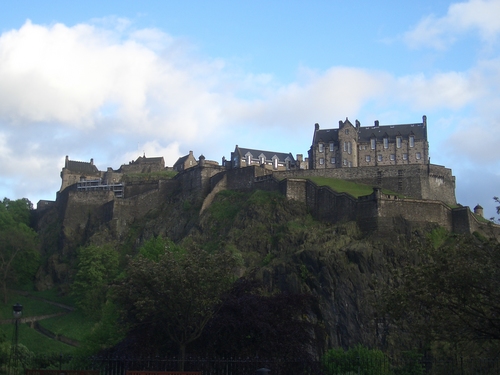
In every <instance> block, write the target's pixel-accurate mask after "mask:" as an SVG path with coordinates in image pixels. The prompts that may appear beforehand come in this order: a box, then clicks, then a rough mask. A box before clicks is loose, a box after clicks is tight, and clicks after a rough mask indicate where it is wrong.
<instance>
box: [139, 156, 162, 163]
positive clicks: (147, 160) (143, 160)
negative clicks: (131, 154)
mask: <svg viewBox="0 0 500 375" xmlns="http://www.w3.org/2000/svg"><path fill="white" fill-rule="evenodd" d="M134 163H137V164H158V163H163V164H165V161H164V160H163V156H158V157H153V158H147V157H145V156H139V157H138V158H137V160H136V161H135V162H134Z"/></svg>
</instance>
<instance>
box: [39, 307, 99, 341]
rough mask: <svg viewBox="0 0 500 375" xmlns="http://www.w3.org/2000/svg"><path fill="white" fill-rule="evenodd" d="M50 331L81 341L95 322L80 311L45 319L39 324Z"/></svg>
mask: <svg viewBox="0 0 500 375" xmlns="http://www.w3.org/2000/svg"><path fill="white" fill-rule="evenodd" d="M38 323H39V324H40V325H41V326H42V327H44V328H46V329H48V330H49V331H51V332H53V333H55V334H58V335H64V336H66V337H68V338H70V339H73V340H77V341H81V340H83V338H84V337H85V336H87V335H88V334H89V332H90V331H91V330H92V327H94V324H95V322H94V321H93V320H91V319H89V318H87V317H86V316H85V315H83V313H82V312H81V311H79V310H76V311H73V312H71V313H69V314H66V315H63V316H57V317H55V318H50V319H44V320H41V321H39V322H38Z"/></svg>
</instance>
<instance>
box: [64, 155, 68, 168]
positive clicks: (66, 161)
mask: <svg viewBox="0 0 500 375" xmlns="http://www.w3.org/2000/svg"><path fill="white" fill-rule="evenodd" d="M68 162H69V156H68V155H66V159H65V160H64V168H68Z"/></svg>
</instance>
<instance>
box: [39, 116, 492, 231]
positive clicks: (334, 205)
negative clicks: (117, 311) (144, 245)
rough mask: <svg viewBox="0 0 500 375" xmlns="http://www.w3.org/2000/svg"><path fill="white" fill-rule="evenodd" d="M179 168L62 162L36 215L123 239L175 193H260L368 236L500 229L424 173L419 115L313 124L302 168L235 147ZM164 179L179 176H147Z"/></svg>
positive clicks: (285, 157)
mask: <svg viewBox="0 0 500 375" xmlns="http://www.w3.org/2000/svg"><path fill="white" fill-rule="evenodd" d="M175 166H176V168H175V170H174V169H173V168H166V167H165V163H164V160H163V158H162V157H157V158H146V156H145V155H144V156H143V157H139V158H138V159H137V160H135V161H131V162H130V163H129V164H128V165H122V166H121V167H120V168H119V169H118V170H113V169H112V168H108V169H107V170H106V171H99V170H98V169H97V167H96V166H95V165H94V162H93V159H91V160H90V162H80V161H72V160H69V158H68V157H67V156H66V160H65V165H64V167H63V169H62V172H61V179H62V182H61V189H60V192H59V193H58V199H57V201H56V202H53V203H51V202H49V201H44V202H39V205H38V206H39V208H40V209H41V210H43V209H47V208H49V207H51V206H52V205H53V204H56V205H58V206H59V207H60V209H61V210H63V211H65V212H66V215H69V216H68V218H69V217H73V216H75V215H77V213H78V212H80V211H81V210H80V209H78V207H86V211H85V212H91V211H95V217H96V220H97V221H100V222H102V221H104V222H108V221H110V220H112V221H113V222H114V223H116V225H117V232H118V233H120V232H122V230H124V229H125V228H126V227H127V223H128V222H132V221H133V220H135V219H136V218H137V217H141V216H143V215H145V214H146V213H147V212H148V210H151V209H154V208H156V207H158V206H159V205H161V204H162V202H163V201H164V199H165V197H167V196H169V195H170V194H173V192H176V194H179V193H180V194H181V195H180V197H181V199H200V200H201V201H202V202H203V203H202V210H201V212H203V211H204V209H206V208H207V207H209V206H210V204H211V202H212V200H213V199H214V197H215V195H216V194H217V193H218V192H219V191H221V190H225V189H230V190H242V191H252V190H255V189H260V190H272V191H279V192H281V193H282V194H283V195H285V196H286V197H287V198H288V199H293V200H298V201H302V202H304V203H305V204H306V206H307V207H308V209H309V210H310V211H311V213H312V214H313V216H315V217H317V218H319V219H322V220H327V221H330V222H332V223H335V222H338V221H343V220H344V221H345V220H354V221H357V222H358V224H359V225H360V227H361V228H363V229H365V230H368V231H371V230H377V229H378V230H381V229H384V230H388V231H391V230H392V229H391V228H393V226H394V225H395V223H397V222H401V221H403V222H405V223H407V224H405V225H409V226H410V227H411V226H425V225H428V224H429V223H431V224H434V225H441V226H443V227H445V228H447V229H448V230H450V231H455V232H458V233H464V232H468V233H472V231H476V230H479V231H482V232H484V233H487V232H488V233H493V232H494V236H495V237H496V238H500V227H498V226H496V225H494V224H492V223H485V222H484V219H482V215H481V210H480V207H479V206H478V207H479V208H478V207H476V209H475V210H474V211H475V212H474V213H472V212H471V210H470V209H469V208H468V207H462V206H460V205H457V203H456V198H455V177H454V176H453V175H452V171H451V169H449V168H446V167H444V166H440V165H434V164H430V158H429V145H428V141H427V119H426V117H425V116H423V119H422V122H421V123H414V124H401V125H380V124H379V123H378V121H376V122H375V124H374V126H370V127H361V125H360V123H359V122H358V121H356V122H355V124H354V125H353V124H352V123H351V122H350V121H349V120H348V119H346V120H345V121H340V122H339V128H338V129H320V128H319V125H318V124H316V125H315V130H314V134H313V139H312V142H311V147H310V150H309V158H306V159H305V160H303V158H302V155H300V154H298V155H297V158H294V157H293V155H292V154H291V153H284V152H274V151H272V152H271V151H264V150H258V149H250V148H242V147H239V146H236V147H235V150H234V152H231V158H230V159H229V160H226V159H225V158H223V159H222V165H219V164H218V163H217V162H212V161H208V160H205V157H204V156H203V155H201V156H200V157H199V159H198V160H196V159H195V157H194V155H193V152H192V151H191V152H190V153H189V154H188V155H186V156H184V157H181V158H179V159H178V161H177V162H176V165H175ZM166 170H170V171H174V172H177V174H176V175H175V176H174V177H172V175H168V176H167V175H164V176H163V174H154V173H153V174H151V172H157V171H166ZM131 174H133V175H134V178H133V179H131V178H130V176H131ZM141 174H144V178H142V179H141ZM126 175H128V176H129V177H128V178H127V179H125V178H124V177H125V176H126ZM162 176H163V177H162ZM315 177H326V178H336V179H341V180H348V181H352V182H355V183H360V184H365V185H369V186H372V187H373V188H374V192H373V194H371V195H367V196H364V197H358V198H355V197H353V196H351V195H349V194H346V193H338V192H335V191H333V190H332V189H331V188H329V187H326V186H318V185H316V184H315V183H314V182H313V180H314V178H315ZM40 212H41V211H40ZM71 215H72V216H71ZM74 219H75V220H74V222H75V223H77V222H79V220H80V219H78V218H76V217H75V218H74ZM481 219H482V220H483V221H481ZM68 220H69V219H68ZM82 220H83V219H82ZM75 225H76V224H75ZM120 228H121V229H120ZM492 231H493V232H492Z"/></svg>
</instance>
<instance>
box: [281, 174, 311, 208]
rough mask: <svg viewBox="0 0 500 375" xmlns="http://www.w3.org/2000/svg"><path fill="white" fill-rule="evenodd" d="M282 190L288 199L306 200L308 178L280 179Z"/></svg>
mask: <svg viewBox="0 0 500 375" xmlns="http://www.w3.org/2000/svg"><path fill="white" fill-rule="evenodd" d="M279 184H280V191H281V193H282V194H283V195H285V196H286V197H287V199H293V200H296V201H299V202H304V203H305V202H306V180H303V179H293V178H290V179H285V180H282V181H280V183H279Z"/></svg>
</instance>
